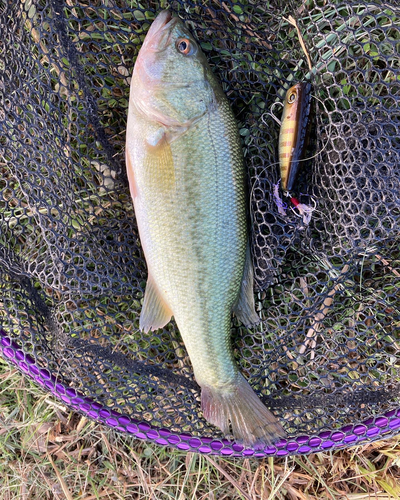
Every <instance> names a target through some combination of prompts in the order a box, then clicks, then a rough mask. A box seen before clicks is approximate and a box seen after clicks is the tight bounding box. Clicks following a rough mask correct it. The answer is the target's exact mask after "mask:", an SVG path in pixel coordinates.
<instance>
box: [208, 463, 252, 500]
mask: <svg viewBox="0 0 400 500" xmlns="http://www.w3.org/2000/svg"><path fill="white" fill-rule="evenodd" d="M204 458H205V459H207V460H208V461H209V462H210V464H211V465H213V466H214V467H215V468H216V469H218V470H219V472H220V473H221V474H222V475H223V476H225V477H226V479H227V480H228V481H229V482H230V483H231V484H232V485H233V486H234V487H235V488H236V489H237V490H238V491H239V492H240V493H241V494H242V495H243V496H244V498H246V500H252V498H251V497H250V496H249V495H248V494H247V493H246V492H245V491H244V489H243V488H241V487H240V485H239V484H238V482H237V481H235V480H234V479H233V477H232V476H231V475H230V474H228V473H227V472H226V470H225V469H223V468H222V467H221V466H220V465H218V464H217V462H214V460H213V459H212V458H211V457H208V456H207V455H204Z"/></svg>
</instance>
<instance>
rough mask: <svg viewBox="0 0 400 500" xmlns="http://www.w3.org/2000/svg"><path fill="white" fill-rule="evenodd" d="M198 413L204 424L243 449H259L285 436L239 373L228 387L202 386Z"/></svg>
mask: <svg viewBox="0 0 400 500" xmlns="http://www.w3.org/2000/svg"><path fill="white" fill-rule="evenodd" d="M201 409H202V411H203V414H204V417H205V418H206V420H208V421H209V422H210V423H211V424H213V425H215V426H217V427H219V428H220V429H221V430H222V432H223V433H224V434H225V436H226V437H230V436H233V438H234V439H235V441H236V442H237V443H238V444H242V445H244V446H245V447H250V448H253V449H263V448H265V447H266V446H269V445H271V444H273V443H274V442H276V441H278V440H279V439H280V438H282V437H284V436H286V432H285V431H284V429H283V427H282V425H281V424H280V423H279V421H278V419H277V418H276V417H275V416H274V415H273V414H272V413H271V412H270V411H269V410H268V409H267V407H266V406H264V404H263V403H262V402H261V400H260V399H259V397H258V396H257V394H256V393H255V392H254V391H253V389H252V388H251V387H250V384H249V383H248V382H247V381H246V379H245V378H244V377H243V376H242V375H241V374H240V373H238V378H237V383H236V384H234V385H232V386H228V387H224V388H223V389H222V388H215V387H209V386H202V390H201Z"/></svg>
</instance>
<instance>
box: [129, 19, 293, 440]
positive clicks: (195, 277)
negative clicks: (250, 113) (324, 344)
mask: <svg viewBox="0 0 400 500" xmlns="http://www.w3.org/2000/svg"><path fill="white" fill-rule="evenodd" d="M126 146H127V149H126V160H127V170H128V176H129V182H130V189H131V194H132V199H133V202H134V207H135V214H136V218H137V222H138V228H139V234H140V239H141V243H142V246H143V250H144V254H145V257H146V262H147V266H148V273H149V276H148V282H147V287H146V293H145V299H144V304H143V309H142V313H141V318H140V326H141V328H142V329H143V330H145V331H148V330H154V329H157V328H161V327H162V326H164V325H165V324H166V323H167V322H168V321H169V320H170V318H171V316H174V317H175V320H176V323H177V325H178V327H179V330H180V333H181V335H182V338H183V341H184V343H185V346H186V348H187V351H188V354H189V357H190V360H191V362H192V364H193V369H194V373H195V377H196V381H197V382H198V384H199V385H200V386H201V388H202V409H203V413H204V416H205V417H206V418H207V419H208V420H209V421H210V422H211V423H213V424H215V425H217V426H219V427H220V428H221V429H222V430H223V431H224V432H225V433H226V434H228V433H229V423H231V425H232V433H233V435H234V437H235V438H236V439H237V440H239V441H242V442H244V443H245V444H247V445H255V446H262V445H265V444H268V443H270V442H271V441H272V440H273V439H276V438H277V437H279V436H280V435H282V433H283V431H282V428H281V426H280V425H279V423H278V422H277V421H276V419H275V417H273V415H272V414H271V413H270V412H269V411H268V410H267V409H266V408H265V406H264V405H263V404H262V403H261V401H260V400H259V399H258V397H257V396H256V395H255V393H254V392H253V390H252V389H251V388H250V386H249V385H248V383H247V382H246V381H245V379H244V378H243V377H242V375H241V374H240V373H239V372H238V369H237V366H236V364H235V362H234V360H233V355H232V349H231V345H230V328H231V312H232V310H234V311H235V312H236V314H237V315H238V317H239V318H240V319H241V320H242V321H244V322H246V323H251V322H254V321H257V320H258V317H257V315H256V313H255V311H254V297H253V293H252V281H253V277H252V268H251V263H250V258H249V253H248V251H247V246H248V235H247V226H246V208H245V207H246V199H245V176H244V167H243V159H242V152H241V147H240V141H239V136H238V132H237V126H236V123H235V120H234V117H233V115H232V112H231V109H230V107H229V104H228V102H227V100H226V98H225V96H224V94H223V92H222V90H221V89H220V87H219V85H218V83H217V82H216V79H215V77H214V76H213V75H212V73H211V70H210V68H209V66H208V64H207V62H206V59H205V57H204V55H203V54H202V52H201V50H200V48H199V47H198V45H197V44H196V42H195V40H194V39H193V37H192V36H191V34H190V33H189V32H188V30H187V29H186V28H185V26H184V25H183V23H182V22H181V21H180V20H179V19H178V18H173V17H171V15H170V13H169V12H168V11H163V12H162V13H160V14H159V16H158V17H157V19H156V20H155V21H154V22H153V25H152V26H151V28H150V31H149V33H148V35H147V37H146V40H145V42H144V45H143V47H142V49H141V51H140V53H139V56H138V59H137V62H136V65H135V69H134V73H133V76H132V83H131V94H130V103H129V115H128V127H127V143H126ZM246 255H247V258H246ZM249 408H250V410H249ZM251 408H253V409H251Z"/></svg>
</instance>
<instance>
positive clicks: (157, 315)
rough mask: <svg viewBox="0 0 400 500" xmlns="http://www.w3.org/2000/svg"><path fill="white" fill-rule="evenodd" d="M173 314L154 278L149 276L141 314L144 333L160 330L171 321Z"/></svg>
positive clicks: (140, 322) (140, 325) (140, 324)
mask: <svg viewBox="0 0 400 500" xmlns="http://www.w3.org/2000/svg"><path fill="white" fill-rule="evenodd" d="M171 316H172V312H171V310H170V308H169V307H168V305H167V304H166V302H165V300H164V299H163V297H162V296H161V295H160V292H159V291H158V288H157V286H156V284H155V282H154V279H153V277H152V276H151V274H149V276H148V278H147V285H146V290H145V294H144V301H143V307H142V312H141V313H140V321H139V327H140V329H141V330H143V331H144V332H146V333H147V332H148V331H149V330H158V329H159V328H162V327H163V326H165V325H166V324H167V323H168V322H169V321H170V319H171Z"/></svg>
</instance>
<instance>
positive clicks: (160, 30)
mask: <svg viewBox="0 0 400 500" xmlns="http://www.w3.org/2000/svg"><path fill="white" fill-rule="evenodd" d="M178 22H179V18H178V17H174V16H173V15H172V13H171V12H170V11H169V10H163V11H161V12H160V13H159V14H158V16H157V17H156V18H155V19H154V21H153V23H152V25H151V26H150V29H149V31H148V33H147V35H146V39H145V43H144V44H143V46H144V45H146V48H147V49H150V50H152V51H157V52H158V51H161V50H163V49H165V47H166V46H167V44H168V41H169V36H168V35H169V33H170V30H171V28H173V27H174V26H175V24H177V23H178Z"/></svg>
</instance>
